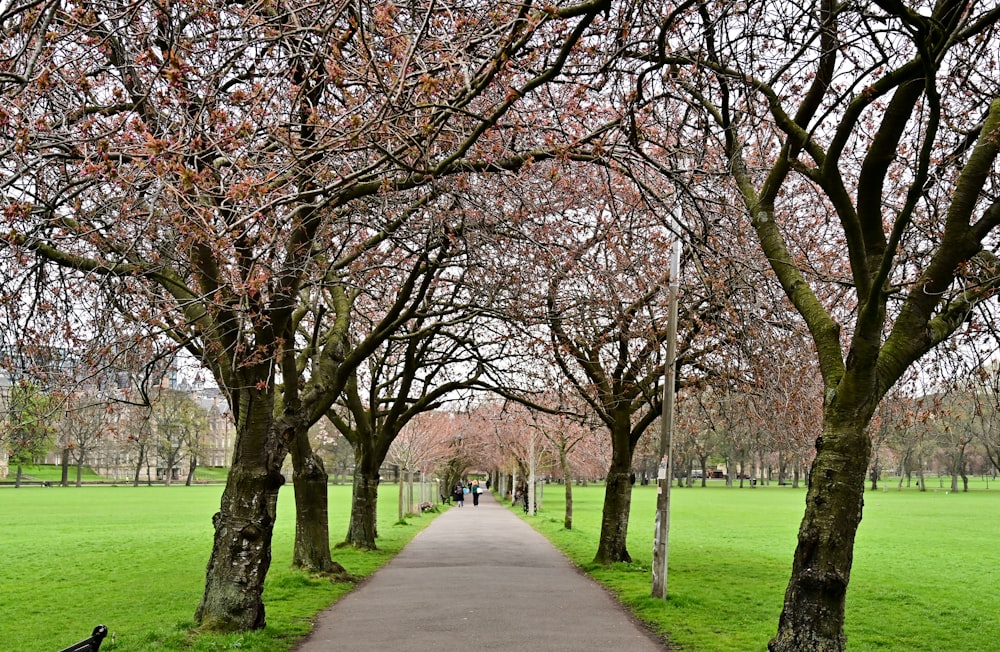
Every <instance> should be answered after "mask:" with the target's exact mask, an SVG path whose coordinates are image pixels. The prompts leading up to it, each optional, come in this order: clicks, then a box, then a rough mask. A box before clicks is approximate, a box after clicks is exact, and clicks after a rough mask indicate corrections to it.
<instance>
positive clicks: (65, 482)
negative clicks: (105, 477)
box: [59, 448, 83, 487]
mask: <svg viewBox="0 0 1000 652" xmlns="http://www.w3.org/2000/svg"><path fill="white" fill-rule="evenodd" d="M80 457H81V458H82V457H83V455H82V454H81V456H80ZM60 466H61V467H62V478H61V479H60V481H59V484H61V485H62V486H64V487H68V486H69V449H68V448H64V449H62V464H60ZM77 486H79V485H77Z"/></svg>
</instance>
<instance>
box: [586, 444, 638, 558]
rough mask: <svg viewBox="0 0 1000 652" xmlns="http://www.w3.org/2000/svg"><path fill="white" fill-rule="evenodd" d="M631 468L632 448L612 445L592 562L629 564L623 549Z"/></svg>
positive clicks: (625, 551)
mask: <svg viewBox="0 0 1000 652" xmlns="http://www.w3.org/2000/svg"><path fill="white" fill-rule="evenodd" d="M631 467H632V449H631V448H630V447H629V446H614V447H613V449H612V453H611V468H610V469H609V470H608V479H607V484H606V487H605V490H604V512H603V515H602V518H601V539H600V543H599V544H598V546H597V555H596V556H595V557H594V563H597V564H604V565H610V564H613V563H615V562H631V561H632V557H631V556H630V555H629V554H628V549H627V547H626V537H627V535H628V517H629V511H630V509H631V506H632V485H631V483H630V482H629V472H630V470H631Z"/></svg>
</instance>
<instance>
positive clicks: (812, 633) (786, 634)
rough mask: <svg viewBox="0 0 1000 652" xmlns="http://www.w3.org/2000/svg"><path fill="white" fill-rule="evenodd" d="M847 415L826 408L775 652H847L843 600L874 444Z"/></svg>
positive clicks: (861, 421) (860, 420)
mask: <svg viewBox="0 0 1000 652" xmlns="http://www.w3.org/2000/svg"><path fill="white" fill-rule="evenodd" d="M861 412H863V410H862V411H861ZM841 414H842V413H840V412H838V411H837V410H836V409H835V408H828V409H827V413H826V414H825V415H824V426H823V436H822V437H821V438H820V439H818V440H817V441H816V459H815V461H814V462H813V467H812V472H811V474H810V479H811V482H810V484H809V490H808V492H807V494H806V511H805V516H804V517H803V519H802V525H801V526H800V528H799V536H798V546H797V547H796V550H795V557H794V562H793V565H792V575H791V579H790V580H789V583H788V588H787V590H786V592H785V604H784V609H783V610H782V612H781V618H780V620H779V623H778V633H777V635H776V636H775V637H774V638H773V639H771V641H770V643H769V644H768V649H769V650H771V652H841V651H842V650H843V649H844V645H845V642H846V639H845V637H844V598H845V595H846V593H847V584H848V582H849V580H850V575H851V563H852V561H853V558H854V537H855V534H856V533H857V529H858V524H859V523H860V522H861V508H862V505H863V503H864V488H865V479H866V478H865V476H866V470H867V467H868V459H869V455H870V454H871V443H870V440H869V439H868V436H867V434H866V431H865V428H866V425H867V419H866V418H864V416H863V415H861V416H853V417H843V416H841ZM854 414H855V415H857V414H858V412H857V411H855V412H854Z"/></svg>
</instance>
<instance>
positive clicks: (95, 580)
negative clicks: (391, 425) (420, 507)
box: [0, 485, 432, 652]
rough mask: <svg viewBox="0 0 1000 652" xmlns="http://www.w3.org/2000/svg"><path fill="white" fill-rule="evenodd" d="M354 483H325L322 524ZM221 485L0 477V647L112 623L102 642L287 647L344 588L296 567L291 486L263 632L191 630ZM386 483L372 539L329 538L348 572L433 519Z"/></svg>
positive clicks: (126, 649) (59, 643) (19, 646)
mask: <svg viewBox="0 0 1000 652" xmlns="http://www.w3.org/2000/svg"><path fill="white" fill-rule="evenodd" d="M350 492H351V488H350V486H332V487H330V531H331V537H332V539H333V542H334V543H336V542H339V541H341V540H343V538H344V536H345V535H346V532H347V524H348V519H349V512H350ZM221 493H222V486H221V485H211V486H204V485H203V486H193V487H184V486H174V487H170V488H166V487H162V486H153V487H146V486H140V487H135V488H133V487H123V486H118V487H112V486H91V487H86V486H85V487H80V488H76V487H70V488H62V487H53V488H43V487H22V488H20V489H14V488H11V487H5V488H0V522H2V523H3V526H2V529H0V560H3V566H2V569H0V613H2V614H3V617H2V618H0V649H2V650H5V651H10V652H53V651H54V650H60V649H62V648H63V647H66V646H68V645H70V644H71V643H75V642H76V641H78V640H80V639H82V638H85V637H86V636H89V635H90V632H91V630H92V629H93V628H94V626H95V625H97V624H105V625H107V626H108V628H109V629H110V630H111V633H112V635H113V636H114V641H113V642H112V640H111V639H110V638H109V639H108V640H106V641H105V643H104V645H102V647H101V650H102V652H104V650H108V651H109V652H111V651H112V650H114V651H118V652H146V651H148V650H151V649H157V650H168V651H169V650H194V651H196V652H201V651H206V652H207V651H210V650H231V649H240V650H252V651H254V652H284V651H286V650H288V649H290V647H291V646H292V645H293V644H294V642H295V641H296V639H297V638H298V637H300V636H301V635H303V634H305V633H306V632H308V631H309V630H310V628H311V619H312V618H313V617H314V616H315V614H316V613H317V612H318V611H320V610H321V609H323V608H324V607H325V606H327V605H329V604H330V603H331V602H333V601H334V600H335V599H336V598H338V597H339V596H341V595H343V594H344V593H346V592H347V591H349V590H350V589H351V588H352V585H350V584H346V583H339V584H336V583H332V582H330V581H328V580H326V579H323V578H318V577H311V576H309V575H307V574H305V573H301V572H298V571H293V570H291V569H290V568H289V564H290V563H291V554H292V542H293V540H294V511H293V510H294V497H293V494H292V490H291V488H290V487H289V488H286V489H283V490H282V492H281V496H280V499H279V503H278V522H277V524H276V526H275V535H274V553H273V560H272V563H271V572H270V573H269V575H268V578H267V582H266V584H265V594H264V601H265V605H266V609H267V623H268V626H267V628H266V629H265V630H263V631H261V632H254V633H251V634H241V635H230V636H198V637H191V636H189V634H188V629H189V628H190V627H191V626H192V622H191V619H192V617H193V614H194V610H195V607H197V605H198V601H199V600H200V598H201V594H202V591H203V590H204V581H205V566H206V563H207V561H208V556H209V553H210V552H211V546H212V522H211V518H212V514H213V513H214V512H215V511H217V510H218V506H219V498H220V496H221ZM396 495H397V490H396V487H395V486H393V485H386V486H385V487H384V488H383V490H382V491H381V492H380V493H379V507H380V509H379V535H380V536H379V539H378V545H379V547H380V548H381V549H380V550H379V551H376V552H371V553H364V552H360V551H356V550H353V549H337V550H334V559H335V560H337V561H338V562H340V563H341V564H343V565H344V566H345V567H346V568H347V570H348V572H350V573H352V574H354V575H356V576H365V575H368V574H370V573H372V572H373V571H374V570H375V569H377V568H378V567H379V566H381V565H382V564H384V563H385V562H386V561H388V560H389V559H390V558H391V557H392V555H394V554H395V553H396V552H398V551H399V550H400V549H401V548H402V547H403V545H405V543H406V542H408V541H409V540H410V539H411V538H412V537H413V536H414V535H415V534H416V533H417V532H418V531H419V530H420V529H422V528H423V527H425V526H426V525H428V524H429V523H430V521H431V520H432V518H431V516H430V515H426V516H419V517H412V518H411V519H410V521H409V524H407V525H396V524H395V520H396V514H397V508H396Z"/></svg>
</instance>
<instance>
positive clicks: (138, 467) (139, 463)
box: [132, 452, 145, 487]
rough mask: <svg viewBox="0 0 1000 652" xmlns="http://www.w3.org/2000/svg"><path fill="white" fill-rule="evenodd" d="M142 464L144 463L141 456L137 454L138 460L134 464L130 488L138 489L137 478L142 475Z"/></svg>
mask: <svg viewBox="0 0 1000 652" xmlns="http://www.w3.org/2000/svg"><path fill="white" fill-rule="evenodd" d="M144 462H145V459H144V458H143V454H142V453H141V452H140V453H139V460H138V461H137V462H136V463H135V479H134V480H133V481H132V486H133V487H138V486H139V476H141V475H142V465H143V463H144Z"/></svg>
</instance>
